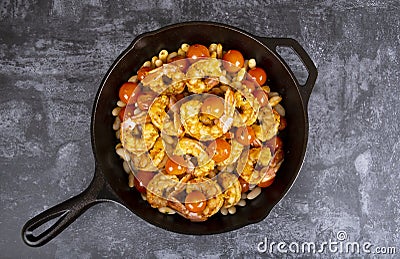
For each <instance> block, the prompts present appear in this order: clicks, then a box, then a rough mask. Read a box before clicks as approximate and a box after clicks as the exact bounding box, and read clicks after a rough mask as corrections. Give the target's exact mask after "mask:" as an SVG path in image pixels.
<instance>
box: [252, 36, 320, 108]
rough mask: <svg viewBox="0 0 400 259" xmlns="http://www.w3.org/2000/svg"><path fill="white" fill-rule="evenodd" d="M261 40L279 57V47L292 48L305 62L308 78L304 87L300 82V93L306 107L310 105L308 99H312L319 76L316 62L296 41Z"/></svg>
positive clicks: (283, 39)
mask: <svg viewBox="0 0 400 259" xmlns="http://www.w3.org/2000/svg"><path fill="white" fill-rule="evenodd" d="M260 40H261V41H262V42H263V43H264V44H265V45H267V46H268V47H269V48H270V49H271V50H272V51H274V52H275V54H277V55H278V56H279V54H278V53H277V52H276V48H277V47H289V48H292V49H293V50H294V51H295V52H296V54H297V55H298V56H299V58H300V59H301V61H302V62H303V65H304V66H305V67H306V69H307V71H308V77H307V81H306V82H305V84H304V85H301V84H300V83H299V82H298V80H297V79H296V81H297V84H298V85H299V86H300V87H299V91H300V94H301V97H302V99H303V101H304V103H305V105H307V104H308V99H309V98H310V95H311V92H312V89H313V88H314V84H315V81H316V80H317V76H318V71H317V68H316V67H315V65H314V62H313V61H312V60H311V58H310V56H309V55H308V54H307V52H306V51H305V50H304V49H303V47H302V46H301V45H300V44H299V43H298V42H297V41H296V40H294V39H290V38H265V37H260Z"/></svg>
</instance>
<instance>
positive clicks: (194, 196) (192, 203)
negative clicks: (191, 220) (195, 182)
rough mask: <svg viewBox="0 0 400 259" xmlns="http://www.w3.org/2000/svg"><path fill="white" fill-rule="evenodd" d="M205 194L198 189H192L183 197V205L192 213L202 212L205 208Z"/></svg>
mask: <svg viewBox="0 0 400 259" xmlns="http://www.w3.org/2000/svg"><path fill="white" fill-rule="evenodd" d="M206 204H207V201H206V196H205V195H204V194H203V193H202V192H200V191H192V192H190V193H189V194H188V195H186V198H185V207H186V208H187V209H188V210H189V211H191V212H194V213H199V212H202V211H203V210H204V209H205V208H206Z"/></svg>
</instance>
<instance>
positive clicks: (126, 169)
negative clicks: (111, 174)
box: [122, 161, 131, 174]
mask: <svg viewBox="0 0 400 259" xmlns="http://www.w3.org/2000/svg"><path fill="white" fill-rule="evenodd" d="M122 166H123V167H124V171H125V172H126V173H127V174H129V173H130V172H131V169H130V168H129V164H128V162H126V161H124V162H123V163H122Z"/></svg>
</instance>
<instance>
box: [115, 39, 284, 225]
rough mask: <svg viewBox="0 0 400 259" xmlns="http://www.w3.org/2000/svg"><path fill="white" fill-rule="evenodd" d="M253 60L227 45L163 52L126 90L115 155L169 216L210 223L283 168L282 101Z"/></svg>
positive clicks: (117, 115) (243, 201) (117, 124)
mask: <svg viewBox="0 0 400 259" xmlns="http://www.w3.org/2000/svg"><path fill="white" fill-rule="evenodd" d="M267 79H268V78H267V73H266V71H265V70H264V69H263V68H261V67H259V66H257V64H256V61H255V59H252V58H251V59H248V60H247V59H245V58H244V56H243V55H242V53H241V52H240V51H238V50H233V49H231V50H227V51H224V50H223V47H222V45H221V44H211V45H210V46H209V47H206V46H204V45H201V44H193V45H188V44H182V46H181V47H180V48H179V49H178V51H176V52H172V53H168V51H167V50H162V51H160V52H159V54H158V56H154V57H153V58H152V59H151V60H149V61H146V62H145V63H144V64H143V66H142V67H141V68H140V69H139V70H138V71H137V73H136V74H135V75H132V77H131V78H129V80H128V82H125V83H124V84H123V85H122V86H120V88H119V99H120V100H119V101H118V103H117V107H116V108H115V109H114V110H113V111H112V113H113V115H114V116H115V122H114V125H113V129H114V130H115V131H116V137H117V138H118V139H119V140H120V143H118V144H117V146H116V152H117V154H118V155H120V156H121V158H122V159H123V160H124V161H123V167H124V170H125V171H126V172H127V173H128V175H129V177H128V184H129V186H130V187H132V188H135V189H137V191H139V192H141V194H142V197H143V199H145V200H147V202H148V203H149V204H150V205H151V206H152V207H154V208H157V209H159V211H160V212H162V213H167V214H173V213H176V212H177V213H178V214H180V215H182V216H183V217H185V218H187V219H189V220H192V221H204V220H207V219H208V218H209V217H211V216H213V215H214V214H216V213H217V212H220V213H221V214H223V215H227V214H234V213H235V212H236V207H237V206H245V205H246V200H252V199H254V198H256V197H257V196H258V195H259V194H260V193H261V189H260V188H266V187H268V186H270V185H271V184H272V183H273V181H274V179H275V176H276V173H277V171H278V169H279V167H280V165H281V163H282V162H283V159H284V152H283V145H282V140H281V138H280V137H279V132H280V131H282V130H284V129H285V127H286V119H285V109H284V108H283V106H282V105H281V104H280V101H281V100H282V98H281V96H280V95H279V94H278V93H277V92H271V91H270V88H269V87H268V86H267V82H268V80H267Z"/></svg>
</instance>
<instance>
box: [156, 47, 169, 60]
mask: <svg viewBox="0 0 400 259" xmlns="http://www.w3.org/2000/svg"><path fill="white" fill-rule="evenodd" d="M167 57H168V51H167V50H165V49H163V50H161V51H160V53H158V58H159V59H160V60H161V61H162V62H166V61H167Z"/></svg>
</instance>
